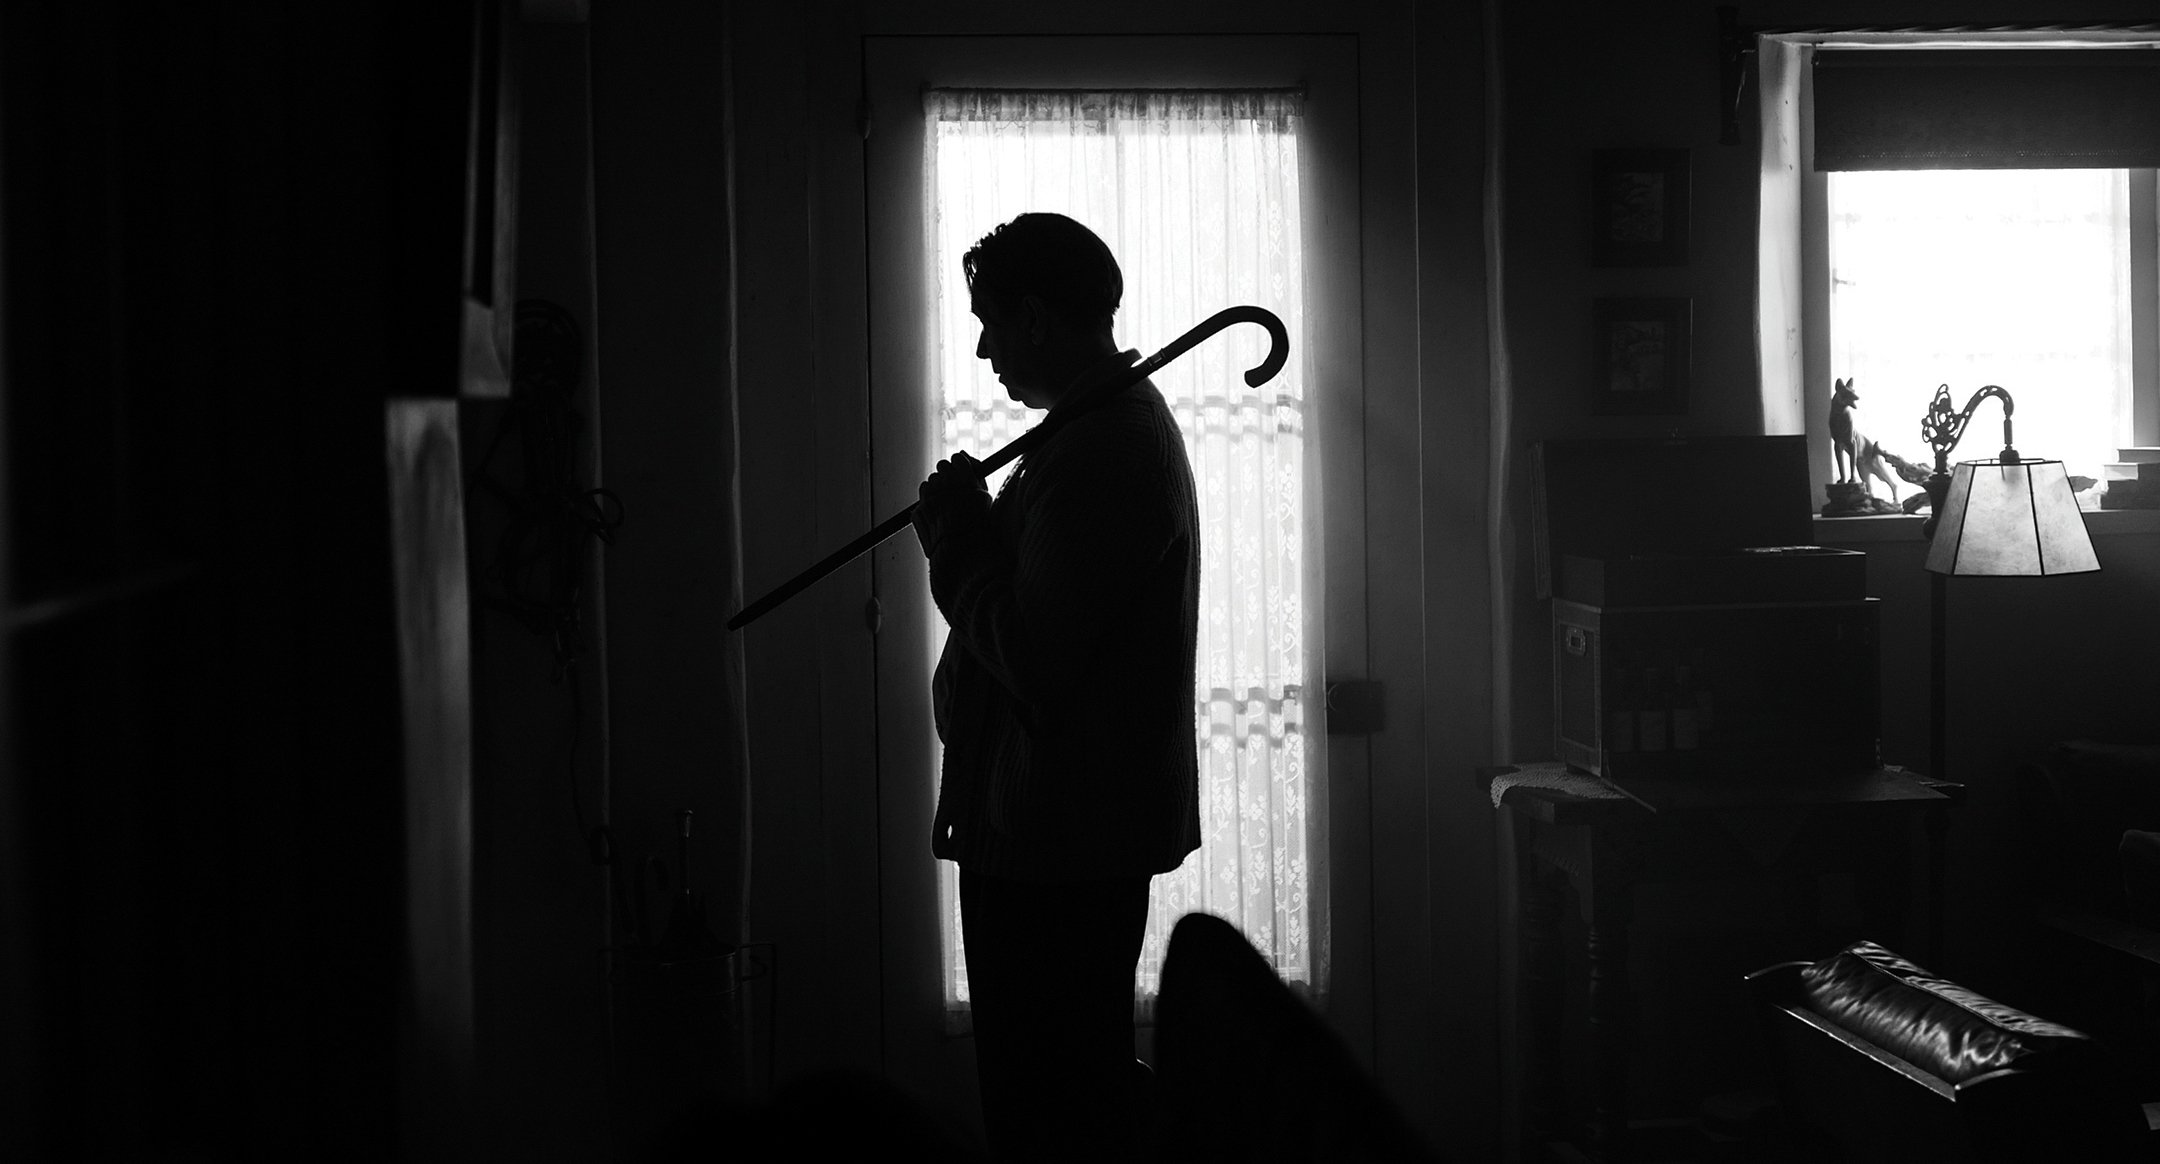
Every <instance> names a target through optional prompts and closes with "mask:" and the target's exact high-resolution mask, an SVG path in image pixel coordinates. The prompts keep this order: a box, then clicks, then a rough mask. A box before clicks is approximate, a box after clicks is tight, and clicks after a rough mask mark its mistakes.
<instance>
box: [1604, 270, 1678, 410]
mask: <svg viewBox="0 0 2160 1164" xmlns="http://www.w3.org/2000/svg"><path fill="white" fill-rule="evenodd" d="M1694 306H1695V301H1694V300H1692V299H1600V300H1598V301H1597V309H1596V313H1595V321H1596V323H1595V328H1594V330H1595V332H1596V336H1595V341H1596V347H1597V350H1596V356H1595V361H1594V362H1593V364H1592V380H1591V395H1590V411H1591V412H1593V413H1595V414H1597V415H1599V416H1676V415H1679V414H1682V413H1685V412H1686V411H1687V399H1688V395H1687V394H1688V361H1689V358H1690V348H1691V347H1692V346H1693V345H1692V344H1691V342H1690V341H1691V340H1692V339H1693V336H1692V335H1691V334H1690V333H1691V331H1692V329H1693V327H1694Z"/></svg>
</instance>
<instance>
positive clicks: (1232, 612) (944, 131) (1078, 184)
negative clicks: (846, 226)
mask: <svg viewBox="0 0 2160 1164" xmlns="http://www.w3.org/2000/svg"><path fill="white" fill-rule="evenodd" d="M924 102H925V113H926V117H927V126H926V130H927V132H926V133H925V135H924V143H923V149H924V165H925V175H926V186H927V189H926V194H927V198H926V202H925V214H926V216H927V218H928V219H929V221H928V222H927V223H926V224H925V225H926V227H927V228H928V229H927V234H928V237H929V240H930V244H931V247H932V253H931V255H930V257H929V261H930V263H931V266H932V268H933V269H934V271H935V283H934V292H933V295H932V299H933V302H931V303H929V304H926V310H927V311H928V313H929V320H930V321H931V323H932V326H933V327H934V328H936V329H937V331H938V340H937V344H936V348H935V350H933V351H932V352H931V353H930V354H929V358H930V361H931V363H932V366H933V368H934V374H933V376H932V377H931V382H932V383H934V384H937V385H941V386H942V388H941V389H940V391H941V392H942V397H941V398H940V399H937V400H930V401H925V402H924V407H925V408H926V409H934V410H935V411H936V413H937V420H938V428H937V440H938V455H939V456H945V455H949V454H950V453H951V452H952V451H953V450H955V449H960V448H967V449H971V450H974V451H976V452H978V453H982V452H986V451H989V450H993V449H996V448H997V447H999V446H1001V445H1003V444H1004V443H1005V442H1007V441H1009V440H1010V439H1012V437H1014V436H1016V435H1018V434H1019V433H1020V432H1023V431H1025V430H1026V429H1027V428H1028V427H1029V426H1031V425H1032V424H1033V423H1034V421H1035V420H1036V419H1037V418H1038V416H1039V414H1033V413H1031V412H1030V411H1029V410H1026V409H1023V408H1021V407H1020V406H1019V405H1017V404H1015V403H1013V402H1011V401H1010V400H1009V399H1007V397H1006V396H1005V394H1004V392H1003V391H1002V390H1001V389H1000V388H999V387H998V385H997V384H996V382H995V380H994V379H993V378H992V377H991V376H990V374H989V372H988V370H987V368H986V367H985V366H984V365H983V364H982V363H981V361H978V360H976V359H975V358H974V352H975V339H976V336H975V331H974V329H973V320H972V317H971V316H970V315H969V314H968V304H967V290H966V287H965V285H964V283H963V282H962V277H961V273H960V256H961V254H962V253H963V252H964V251H965V250H966V249H967V248H968V247H969V246H970V245H972V244H973V243H974V242H975V240H976V239H978V238H980V237H982V235H984V234H986V233H987V232H988V231H989V230H990V229H991V228H992V227H994V226H996V225H997V224H998V223H1001V222H1004V221H1006V220H1008V219H1010V218H1012V217H1013V216H1014V215H1016V214H1019V213H1021V212H1023V211H1029V210H1046V211H1056V212H1059V213H1063V214H1068V215H1070V216H1072V217H1073V218H1076V219H1078V220H1079V221H1081V222H1083V223H1085V224H1087V225H1088V226H1089V227H1090V228H1091V229H1093V230H1095V231H1096V233H1098V234H1100V235H1101V236H1102V237H1103V240H1104V241H1105V242H1106V243H1108V244H1109V246H1110V249H1111V250H1112V252H1113V253H1115V254H1116V255H1117V257H1118V261H1119V263H1120V265H1121V266H1122V267H1123V269H1124V273H1125V280H1126V284H1125V287H1126V290H1125V302H1124V306H1123V308H1122V309H1121V310H1120V312H1119V314H1118V320H1117V334H1118V337H1119V340H1120V342H1121V343H1122V344H1123V345H1125V346H1128V347H1139V348H1141V350H1142V351H1143V353H1144V352H1146V351H1149V350H1153V349H1154V348H1156V347H1159V346H1161V345H1162V344H1164V343H1167V342H1169V341H1170V340H1171V339H1174V338H1176V336H1178V335H1179V334H1181V333H1183V332H1184V331H1185V330H1186V329H1187V328H1189V327H1191V326H1192V325H1193V324H1195V323H1198V322H1199V321H1200V320H1202V319H1204V318H1206V317H1207V316H1209V315H1212V314H1213V313H1214V312H1215V311H1217V310H1220V309H1221V308H1223V307H1227V306H1231V305H1233V304H1242V303H1253V304H1258V305H1260V306H1263V307H1266V308H1268V309H1269V310H1271V311H1274V312H1275V313H1276V314H1277V315H1278V316H1280V317H1281V318H1282V320H1283V323H1284V325H1285V326H1286V327H1287V328H1288V329H1289V331H1290V334H1291V337H1292V339H1291V345H1292V355H1293V358H1292V360H1291V362H1290V364H1289V366H1288V367H1287V368H1285V369H1284V371H1283V372H1282V374H1281V375H1279V376H1277V377H1276V378H1275V379H1274V380H1272V381H1270V382H1269V383H1267V384H1265V385H1262V386H1260V387H1259V388H1249V387H1247V386H1246V385H1245V383H1244V380H1243V378H1242V377H1241V376H1240V375H1239V373H1240V372H1241V371H1242V370H1243V369H1245V368H1248V367H1251V366H1253V365H1254V364H1256V363H1258V362H1259V359H1260V357H1261V355H1262V354H1264V353H1265V351H1266V339H1265V336H1264V335H1261V334H1260V333H1259V332H1258V331H1257V330H1256V329H1249V328H1238V329H1233V330H1232V331H1230V332H1226V333H1224V335H1223V337H1222V338H1221V339H1220V340H1217V341H1214V342H1211V343H1209V344H1205V345H1203V346H1201V347H1200V348H1198V349H1195V350H1194V351H1193V352H1191V353H1190V354H1188V355H1187V356H1185V357H1184V358H1183V359H1181V360H1179V361H1178V362H1177V363H1175V364H1173V365H1171V366H1170V367H1168V368H1166V369H1165V370H1164V371H1163V372H1161V373H1160V374H1158V375H1157V376H1156V377H1155V381H1156V383H1157V385H1158V386H1159V387H1161V389H1162V390H1163V393H1164V395H1165V396H1166V397H1167V398H1168V399H1169V401H1170V404H1171V406H1172V408H1173V410H1174V411H1175V412H1176V413H1177V416H1178V418H1179V421H1180V423H1181V424H1182V426H1183V427H1184V430H1185V443H1186V452H1187V454H1188V456H1189V457H1190V458H1191V461H1192V465H1193V472H1194V477H1195V480H1196V483H1197V485H1198V490H1199V495H1200V509H1201V522H1202V532H1201V544H1202V583H1201V629H1200V647H1199V654H1200V659H1199V675H1198V682H1197V690H1196V691H1195V692H1194V698H1195V700H1196V701H1197V703H1198V705H1199V711H1200V714H1199V724H1200V738H1198V739H1196V740H1195V741H1194V744H1195V747H1196V748H1197V749H1198V750H1199V755H1200V772H1201V775H1200V811H1201V832H1202V844H1201V848H1200V849H1199V850H1198V851H1197V852H1195V853H1194V854H1192V856H1191V857H1189V858H1188V859H1187V860H1186V862H1185V865H1184V866H1183V867H1182V868H1180V869H1179V870H1177V871H1176V872H1174V873H1171V874H1167V875H1164V876H1161V877H1158V878H1156V880H1155V885H1154V894H1153V900H1152V902H1151V911H1150V916H1149V922H1148V932H1147V937H1146V939H1145V942H1144V944H1143V946H1142V950H1141V956H1140V968H1139V994H1140V996H1141V997H1140V1000H1139V1006H1140V1008H1141V1012H1142V1014H1143V1016H1145V1014H1146V1013H1147V1010H1148V1008H1149V1006H1151V1004H1152V998H1153V995H1154V992H1155V986H1156V983H1157V982H1158V981H1159V976H1160V974H1161V969H1162V956H1163V950H1164V946H1165V943H1166V942H1167V940H1168V938H1169V931H1170V927H1171V926H1172V925H1174V924H1175V922H1176V920H1177V918H1179V917H1180V916H1182V915H1183V914H1185V913H1187V912H1191V911H1194V910H1198V911H1203V912H1207V913H1213V914H1216V915H1219V916H1221V917H1224V918H1227V919H1228V920H1230V921H1231V922H1232V923H1234V924H1236V925H1237V926H1238V927H1239V929H1241V930H1242V931H1243V932H1244V933H1245V935H1246V936H1247V937H1248V938H1249V939H1251V940H1252V942H1253V943H1254V944H1255V945H1256V946H1257V947H1258V948H1259V949H1260V950H1261V951H1262V952H1263V953H1265V954H1267V955H1268V956H1269V958H1270V960H1271V961H1272V963H1273V964H1274V967H1275V969H1276V970H1277V972H1278V973H1279V974H1281V975H1282V976H1283V978H1284V979H1285V980H1287V981H1291V982H1293V983H1300V984H1305V985H1307V986H1317V985H1318V982H1317V978H1318V975H1317V973H1316V962H1317V956H1316V952H1317V950H1318V949H1319V948H1320V938H1321V936H1322V935H1323V934H1324V932H1325V931H1324V924H1325V923H1324V917H1325V907H1324V904H1323V903H1324V902H1325V900H1326V897H1325V893H1324V888H1325V886H1324V878H1323V869H1324V859H1323V852H1322V848H1323V846H1322V845H1321V843H1320V838H1321V836H1322V835H1323V833H1322V832H1321V830H1320V827H1319V826H1320V824H1321V819H1320V818H1321V815H1322V814H1320V813H1318V812H1316V811H1314V810H1313V806H1314V805H1316V804H1318V803H1320V797H1321V789H1322V785H1321V780H1320V775H1321V774H1320V765H1321V760H1322V757H1323V753H1324V748H1323V747H1321V746H1318V745H1317V744H1316V743H1315V742H1314V741H1312V740H1310V739H1309V738H1308V736H1307V734H1306V726H1307V723H1308V711H1307V704H1306V692H1308V691H1313V690H1317V684H1316V683H1315V682H1314V677H1313V672H1314V671H1315V669H1316V668H1317V666H1318V661H1319V657H1320V655H1319V649H1318V648H1319V644H1318V642H1317V635H1316V634H1315V633H1314V628H1315V627H1317V625H1318V618H1317V614H1318V609H1317V607H1318V595H1317V587H1316V586H1314V585H1313V584H1312V579H1313V578H1314V577H1316V570H1317V565H1318V563H1317V562H1315V561H1314V560H1312V557H1311V556H1310V555H1308V553H1307V546H1308V543H1309V541H1311V540H1312V534H1313V532H1314V531H1312V530H1310V529H1309V528H1308V521H1307V514H1308V512H1315V511H1316V510H1314V509H1313V507H1312V498H1311V496H1310V492H1311V489H1310V485H1309V482H1310V481H1312V480H1313V479H1314V475H1313V472H1312V469H1313V468H1314V466H1313V465H1312V464H1311V463H1310V462H1311V459H1312V457H1313V452H1312V449H1313V445H1312V444H1311V440H1310V437H1311V434H1310V432H1309V425H1308V424H1307V413H1308V410H1307V401H1306V392H1307V388H1308V385H1307V372H1306V371H1305V369H1306V368H1307V367H1308V366H1309V364H1308V361H1307V359H1306V358H1300V357H1301V354H1302V353H1309V352H1310V347H1309V345H1307V344H1305V343H1304V336H1305V326H1306V314H1305V310H1304V298H1305V280H1306V273H1305V270H1304V264H1303V260H1302V255H1301V245H1300V244H1301V240H1302V238H1303V237H1304V230H1303V225H1302V221H1301V201H1300V197H1299V193H1300V191H1299V187H1300V157H1299V148H1298V147H1299V127H1300V125H1301V121H1302V118H1301V114H1300V99H1299V97H1298V95H1297V94H1296V93H1293V92H1287V91H1277V90H1262V91H1211V90H1174V91H1116V92H1095V91H1070V90H1065V91H1015V90H985V89H952V90H931V91H930V92H928V93H927V94H925V97H924ZM1247 332H1251V333H1252V334H1244V333H1247ZM998 483H999V482H997V481H993V483H992V487H993V488H996V486H997V484H998ZM940 625H941V624H940ZM933 663H934V658H926V659H924V660H923V664H922V666H923V675H924V680H925V683H926V684H927V678H928V674H929V671H930V669H931V666H932V664H933ZM939 877H940V888H939V898H940V906H941V909H940V914H941V919H942V920H941V930H942V948H943V960H944V978H945V992H946V1002H947V1007H948V1011H949V1012H951V1013H954V1014H955V1015H958V1014H959V1013H960V1012H962V1011H964V1008H965V1004H966V1000H967V978H966V961H965V952H964V950H963V949H962V946H961V938H960V924H959V895H958V879H957V875H956V873H955V871H954V867H953V866H952V865H951V864H949V863H942V862H941V863H940V866H939ZM1047 907H1048V906H1046V908H1047Z"/></svg>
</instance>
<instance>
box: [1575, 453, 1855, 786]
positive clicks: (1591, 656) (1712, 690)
mask: <svg viewBox="0 0 2160 1164" xmlns="http://www.w3.org/2000/svg"><path fill="white" fill-rule="evenodd" d="M1805 457H1806V448H1805V444H1804V441H1803V439H1802V438H1799V437H1745V438H1741V437H1734V438H1704V439H1694V440H1658V441H1635V440H1614V441H1548V442H1545V443H1544V444H1543V445H1541V446H1540V447H1539V449H1538V450H1537V457H1536V460H1535V462H1534V471H1535V475H1536V477H1537V485H1538V509H1537V514H1536V517H1537V524H1538V527H1539V528H1538V529H1537V531H1536V537H1537V538H1538V547H1539V550H1540V565H1541V567H1543V568H1542V569H1541V570H1540V583H1541V585H1542V587H1543V588H1544V593H1545V594H1546V595H1547V596H1549V597H1550V598H1551V599H1552V633H1553V679H1554V683H1553V689H1554V696H1553V700H1554V715H1553V720H1554V724H1553V736H1554V751H1555V753H1556V756H1557V758H1559V759H1561V760H1564V761H1565V762H1566V763H1568V764H1569V765H1570V766H1572V767H1575V768H1577V769H1580V770H1583V771H1587V772H1592V773H1596V774H1599V775H1602V776H1605V777H1607V778H1609V779H1612V780H1614V781H1615V782H1616V783H1620V784H1622V785H1623V786H1624V785H1625V782H1626V781H1627V780H1628V779H1630V778H1638V777H1639V778H1644V779H1650V778H1666V777H1690V778H1701V779H1716V780H1733V781H1743V780H1776V779H1780V778H1787V777H1794V776H1797V775H1800V774H1805V775H1808V776H1817V775H1824V774H1829V773H1835V772H1840V771H1864V770H1868V769H1872V768H1875V767H1878V766H1879V759H1880V758H1879V755H1878V749H1877V742H1878V739H1879V737H1880V734H1881V714H1880V692H1879V682H1880V681H1879V678H1878V675H1879V659H1880V648H1879V629H1878V623H1879V615H1878V613H1877V610H1878V603H1877V601H1876V600H1875V599H1873V598H1870V597H1868V596H1867V565H1866V562H1867V559H1866V555H1865V554H1861V553H1856V552H1854V551H1850V550H1836V549H1827V548H1824V547H1820V546H1812V545H1808V544H1806V543H1807V541H1808V539H1809V537H1810V536H1811V534H1812V532H1813V528H1814V526H1813V512H1812V506H1811V504H1810V499H1809V496H1808V479H1807V466H1806V460H1805ZM1696 489H1700V490H1704V491H1714V492H1715V496H1707V497H1698V496H1695V495H1694V494H1693V493H1692V492H1691V491H1692V490H1696Z"/></svg>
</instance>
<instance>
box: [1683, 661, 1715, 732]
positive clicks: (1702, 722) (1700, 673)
mask: <svg viewBox="0 0 2160 1164" xmlns="http://www.w3.org/2000/svg"><path fill="white" fill-rule="evenodd" d="M1688 663H1689V666H1688V673H1689V674H1690V675H1692V676H1693V677H1694V680H1695V691H1694V698H1695V735H1696V738H1697V739H1698V740H1699V739H1701V738H1702V737H1705V736H1708V735H1709V734H1710V733H1711V732H1713V731H1715V730H1717V717H1716V715H1715V714H1714V713H1715V710H1716V701H1715V700H1714V699H1713V698H1712V697H1711V694H1710V669H1709V668H1708V667H1705V666H1704V665H1703V652H1702V648H1701V647H1697V648H1695V650H1693V651H1692V652H1690V653H1689V654H1688Z"/></svg>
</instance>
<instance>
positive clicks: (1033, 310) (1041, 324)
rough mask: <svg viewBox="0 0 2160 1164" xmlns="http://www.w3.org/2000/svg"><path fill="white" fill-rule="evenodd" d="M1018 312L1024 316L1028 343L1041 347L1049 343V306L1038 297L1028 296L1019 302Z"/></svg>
mask: <svg viewBox="0 0 2160 1164" xmlns="http://www.w3.org/2000/svg"><path fill="white" fill-rule="evenodd" d="M1020 312H1021V314H1022V315H1024V316H1026V317H1027V319H1026V323H1027V337H1028V342H1030V343H1033V344H1035V345H1036V346H1038V347H1039V346H1041V345H1043V344H1045V343H1048V342H1049V341H1050V305H1049V304H1047V303H1044V302H1043V301H1042V296H1040V295H1029V296H1027V297H1026V298H1024V299H1022V300H1021V301H1020Z"/></svg>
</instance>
